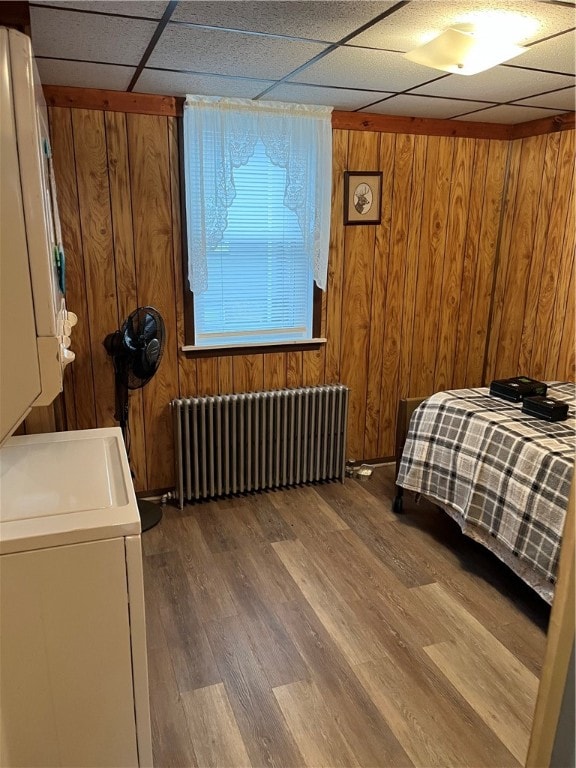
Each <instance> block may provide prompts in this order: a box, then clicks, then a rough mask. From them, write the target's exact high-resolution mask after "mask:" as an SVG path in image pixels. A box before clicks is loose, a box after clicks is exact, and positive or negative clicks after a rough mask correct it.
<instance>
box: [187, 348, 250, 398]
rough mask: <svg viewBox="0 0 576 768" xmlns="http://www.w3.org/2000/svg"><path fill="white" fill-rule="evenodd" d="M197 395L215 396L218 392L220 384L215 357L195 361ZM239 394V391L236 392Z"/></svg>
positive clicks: (200, 358)
mask: <svg viewBox="0 0 576 768" xmlns="http://www.w3.org/2000/svg"><path fill="white" fill-rule="evenodd" d="M196 377H197V381H198V384H197V392H195V393H192V394H197V395H198V396H199V397H203V396H205V395H217V394H218V392H219V391H220V382H219V376H218V358H217V357H199V358H198V359H197V360H196ZM238 391H239V392H240V390H238Z"/></svg>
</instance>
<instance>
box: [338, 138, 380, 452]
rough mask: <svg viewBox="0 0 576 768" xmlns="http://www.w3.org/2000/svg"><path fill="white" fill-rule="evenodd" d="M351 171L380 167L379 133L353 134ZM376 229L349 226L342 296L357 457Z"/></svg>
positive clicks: (351, 435)
mask: <svg viewBox="0 0 576 768" xmlns="http://www.w3.org/2000/svg"><path fill="white" fill-rule="evenodd" d="M348 142H349V143H348V170H351V171H361V170H364V171H370V170H377V169H378V168H379V157H378V154H379V141H378V135H377V134H375V133H359V132H358V131H351V132H350V135H349V137H348ZM375 238H376V226H374V225H369V224H362V225H359V226H348V227H346V234H345V254H346V258H345V261H344V280H343V289H342V290H343V293H342V306H343V313H342V342H341V343H342V346H343V348H344V349H345V350H346V354H345V355H344V356H343V357H342V359H341V366H340V375H341V380H342V383H343V384H346V385H348V386H349V387H350V397H349V406H348V448H349V451H350V452H351V454H352V455H353V456H354V457H359V456H362V455H363V449H364V426H365V419H366V387H367V371H368V343H369V338H370V335H369V334H370V298H371V293H372V273H373V261H374V243H375Z"/></svg>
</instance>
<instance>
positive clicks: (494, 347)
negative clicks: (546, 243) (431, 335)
mask: <svg viewBox="0 0 576 768" xmlns="http://www.w3.org/2000/svg"><path fill="white" fill-rule="evenodd" d="M521 157H522V142H521V141H514V142H512V144H511V145H510V147H509V148H508V169H507V174H506V181H505V184H506V192H505V196H504V207H503V210H502V220H501V225H500V242H499V244H498V251H497V254H496V267H495V269H496V274H495V279H494V295H493V298H492V313H491V316H490V327H489V339H488V352H487V355H486V364H485V366H484V381H485V382H487V383H490V381H492V379H495V378H496V366H497V362H498V341H499V338H500V328H501V326H502V313H503V310H504V301H505V297H506V280H507V277H508V269H509V266H510V248H511V243H512V238H513V235H514V230H513V220H514V209H515V206H516V194H517V192H518V178H519V175H520V160H521Z"/></svg>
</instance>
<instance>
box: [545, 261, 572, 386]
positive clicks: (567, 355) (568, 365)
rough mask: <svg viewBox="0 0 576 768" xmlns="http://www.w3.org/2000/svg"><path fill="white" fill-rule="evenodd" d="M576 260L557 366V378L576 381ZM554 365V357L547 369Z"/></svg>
mask: <svg viewBox="0 0 576 768" xmlns="http://www.w3.org/2000/svg"><path fill="white" fill-rule="evenodd" d="M572 254H574V248H572ZM575 273H576V261H574V260H573V261H572V267H571V269H570V283H569V286H568V307H567V310H566V319H565V321H564V328H563V333H562V340H561V342H560V354H559V355H558V363H557V366H556V375H555V376H554V378H555V379H559V380H560V381H576V345H575V343H574V339H576V307H575V306H574V304H575V300H574V297H575V295H576V280H575ZM553 365H554V359H553V358H552V359H551V360H550V361H549V362H548V366H547V370H549V371H551V370H552V366H553Z"/></svg>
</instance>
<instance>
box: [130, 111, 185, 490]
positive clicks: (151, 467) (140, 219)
mask: <svg viewBox="0 0 576 768" xmlns="http://www.w3.org/2000/svg"><path fill="white" fill-rule="evenodd" d="M126 120H127V127H128V149H129V156H130V179H131V186H132V214H133V229H134V254H135V262H136V282H137V285H138V301H139V303H140V304H141V305H152V306H154V307H155V308H156V309H157V310H158V311H159V312H160V314H161V315H162V317H163V319H164V323H165V326H166V344H165V347H164V355H163V358H162V361H161V363H160V367H159V368H158V370H157V371H156V374H155V375H154V376H153V378H152V379H151V380H150V381H149V382H148V383H147V384H146V385H145V387H144V389H143V397H144V423H145V429H146V434H147V435H149V437H147V440H146V450H147V458H148V478H147V479H148V488H151V489H153V488H164V487H167V486H170V485H172V484H173V483H174V477H173V472H174V470H173V466H174V449H173V444H172V423H171V418H170V409H169V405H168V404H169V402H170V400H172V399H173V398H174V397H175V396H177V395H178V363H177V360H176V304H175V299H174V271H173V270H174V262H173V254H172V245H173V243H172V205H171V195H170V189H171V186H170V148H169V144H168V123H167V119H166V118H165V117H157V116H149V115H134V114H130V115H127V117H126Z"/></svg>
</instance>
